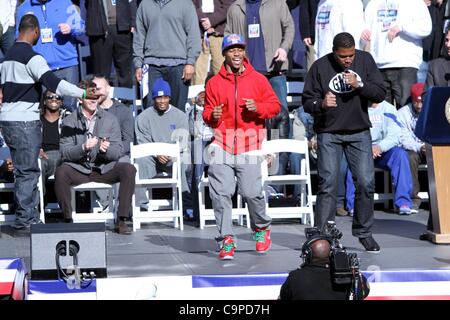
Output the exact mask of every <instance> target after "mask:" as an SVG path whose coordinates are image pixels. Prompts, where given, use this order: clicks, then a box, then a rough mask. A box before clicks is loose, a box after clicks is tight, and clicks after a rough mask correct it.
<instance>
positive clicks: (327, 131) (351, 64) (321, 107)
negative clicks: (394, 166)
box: [302, 32, 386, 253]
mask: <svg viewBox="0 0 450 320" xmlns="http://www.w3.org/2000/svg"><path fill="white" fill-rule="evenodd" d="M385 96H386V90H385V88H384V85H383V78H382V75H381V73H380V71H379V70H378V68H377V66H376V64H375V61H374V60H373V58H372V56H371V55H370V54H369V53H367V52H364V51H360V50H355V40H354V38H353V36H352V35H351V34H349V33H347V32H342V33H339V34H337V35H336V36H335V37H334V39H333V52H332V53H329V54H327V55H326V56H323V57H322V58H320V59H319V60H317V61H316V62H314V63H313V65H312V66H311V69H309V71H308V74H307V76H306V80H305V88H304V90H303V98H302V99H303V106H304V108H305V111H306V112H308V113H310V114H311V115H312V116H313V117H314V131H315V132H316V133H317V146H318V149H317V168H318V173H319V181H320V183H319V190H318V193H317V202H316V208H315V226H316V227H318V228H319V229H322V230H323V228H324V227H325V224H326V222H327V221H334V220H335V219H334V218H335V214H336V193H337V185H338V179H337V177H338V174H339V165H340V163H341V159H342V153H344V154H345V157H346V158H347V162H348V164H349V167H350V170H351V171H352V174H353V178H354V180H355V186H356V193H355V195H356V197H355V212H354V216H353V225H352V233H353V235H354V236H355V237H358V238H359V241H360V242H361V244H362V245H363V246H364V248H365V249H366V251H367V252H372V253H376V252H379V251H380V247H379V245H378V244H377V243H376V241H375V240H374V239H373V237H372V230H371V229H372V225H373V193H374V185H375V178H374V164H373V158H372V138H371V135H370V130H369V129H370V126H371V124H370V120H369V115H368V106H369V101H372V102H376V103H379V102H381V101H383V100H384V98H385Z"/></svg>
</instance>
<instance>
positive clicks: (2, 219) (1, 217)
mask: <svg viewBox="0 0 450 320" xmlns="http://www.w3.org/2000/svg"><path fill="white" fill-rule="evenodd" d="M8 158H9V159H10V158H11V153H10V150H9V148H8V147H0V159H8ZM38 161H39V169H40V168H41V161H40V159H39V160H38ZM37 187H38V192H39V202H40V204H39V211H40V212H39V215H40V217H39V218H40V219H41V221H42V222H43V223H45V212H44V201H43V192H42V190H43V189H42V176H41V175H39V180H38V185H37ZM14 190H15V187H14V182H0V193H2V192H10V193H13V192H14ZM11 205H12V204H10V203H0V213H1V214H0V224H11V223H13V222H14V220H15V219H16V217H15V215H14V214H12V212H11ZM5 213H6V214H5Z"/></svg>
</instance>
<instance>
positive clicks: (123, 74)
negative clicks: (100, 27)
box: [89, 25, 133, 88]
mask: <svg viewBox="0 0 450 320" xmlns="http://www.w3.org/2000/svg"><path fill="white" fill-rule="evenodd" d="M89 46H90V48H91V57H92V65H93V71H94V74H99V75H102V76H105V77H108V78H109V77H110V76H111V64H112V62H113V61H114V68H115V69H116V77H117V82H118V85H119V87H127V88H131V87H132V86H133V74H132V70H131V64H132V55H133V35H132V33H131V32H130V31H127V32H118V31H117V27H116V26H113V25H109V26H108V34H107V35H105V36H95V37H89Z"/></svg>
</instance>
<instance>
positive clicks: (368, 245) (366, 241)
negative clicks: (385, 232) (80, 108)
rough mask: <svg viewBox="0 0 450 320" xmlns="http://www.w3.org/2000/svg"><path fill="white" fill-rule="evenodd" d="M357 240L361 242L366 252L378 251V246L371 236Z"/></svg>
mask: <svg viewBox="0 0 450 320" xmlns="http://www.w3.org/2000/svg"><path fill="white" fill-rule="evenodd" d="M359 242H361V244H362V245H363V247H364V249H366V251H367V252H370V253H378V252H380V246H379V245H378V243H377V242H376V241H375V239H374V238H373V237H372V236H369V237H367V238H359Z"/></svg>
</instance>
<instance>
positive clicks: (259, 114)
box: [203, 58, 281, 154]
mask: <svg viewBox="0 0 450 320" xmlns="http://www.w3.org/2000/svg"><path fill="white" fill-rule="evenodd" d="M244 68H245V70H244V71H243V72H242V73H240V74H234V73H230V72H228V71H227V69H226V68H225V64H222V67H221V68H220V71H219V73H218V74H216V75H215V76H214V77H212V78H211V79H210V80H209V81H208V84H207V85H206V96H205V109H204V111H203V120H204V121H205V122H206V123H207V124H208V125H210V126H211V127H212V128H214V143H216V144H218V145H219V146H221V147H222V148H223V149H224V150H226V151H227V152H229V153H232V154H239V153H243V152H247V151H252V150H258V149H260V147H261V142H262V141H263V140H264V138H265V136H266V129H265V119H269V118H272V117H275V116H276V115H277V114H278V112H280V108H281V105H280V102H279V101H278V98H277V96H276V95H275V92H274V91H273V89H272V86H271V85H270V83H269V81H268V80H267V79H266V77H265V76H263V75H262V74H260V73H259V72H257V71H256V70H255V69H253V67H252V66H251V64H250V62H249V61H248V60H247V58H244ZM243 98H247V99H254V100H255V103H256V105H257V110H256V112H252V111H248V110H247V109H246V108H245V101H244V100H243ZM220 104H223V107H222V117H221V118H220V119H219V120H218V121H214V119H213V118H212V112H213V109H214V107H215V106H218V105H220Z"/></svg>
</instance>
